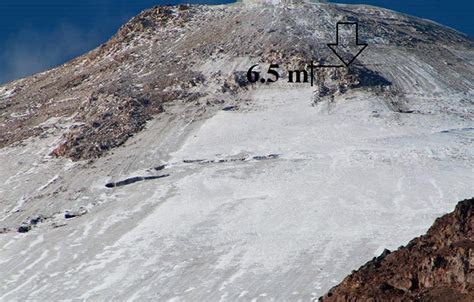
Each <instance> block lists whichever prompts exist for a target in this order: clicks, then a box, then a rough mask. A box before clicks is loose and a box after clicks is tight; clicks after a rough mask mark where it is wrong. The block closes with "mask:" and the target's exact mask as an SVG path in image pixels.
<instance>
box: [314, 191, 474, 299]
mask: <svg viewBox="0 0 474 302" xmlns="http://www.w3.org/2000/svg"><path fill="white" fill-rule="evenodd" d="M370 300H373V301H453V302H454V301H473V300H474V199H466V200H464V201H461V202H459V203H458V205H457V206H456V209H455V210H454V212H452V213H449V214H446V215H444V216H443V217H441V218H438V219H437V220H436V221H435V223H434V224H433V226H431V227H430V229H429V230H428V232H427V233H426V235H423V236H420V237H417V238H415V239H413V240H411V241H410V243H408V244H407V245H406V246H404V247H400V248H399V249H397V250H396V251H394V252H390V251H388V250H385V251H384V252H383V254H382V255H380V256H379V257H377V258H374V259H373V260H372V261H369V262H368V263H366V264H364V265H363V266H362V267H361V268H360V269H358V270H357V271H355V272H353V273H352V274H351V275H350V276H348V277H347V278H345V279H344V281H343V282H342V283H341V284H339V285H338V286H336V287H334V288H333V289H331V290H330V291H329V293H328V294H326V295H325V296H324V297H323V298H322V299H320V301H370Z"/></svg>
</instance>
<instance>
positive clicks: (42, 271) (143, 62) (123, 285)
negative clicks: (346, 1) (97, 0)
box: [0, 1, 474, 301]
mask: <svg viewBox="0 0 474 302" xmlns="http://www.w3.org/2000/svg"><path fill="white" fill-rule="evenodd" d="M338 23H340V24H344V23H350V24H358V27H359V28H358V38H359V42H360V44H367V47H366V48H365V49H364V50H363V51H361V52H360V54H359V55H358V56H357V57H356V58H355V59H354V60H353V61H352V62H350V64H343V62H341V58H339V57H338V56H337V55H336V53H335V52H334V49H331V48H330V47H328V44H331V43H332V44H333V43H334V42H335V39H336V28H337V24H338ZM341 36H343V37H348V39H349V40H350V39H351V38H350V37H353V35H352V34H351V32H349V33H347V32H343V31H342V30H341ZM341 42H344V40H341ZM340 45H344V46H341V47H342V48H343V49H342V50H339V48H338V50H337V51H336V52H337V53H342V54H341V57H342V59H343V60H345V58H347V56H349V57H350V56H351V55H352V56H354V52H353V51H352V50H351V49H350V47H349V46H347V45H356V44H350V43H346V44H344V43H341V44H340ZM356 46H357V45H356ZM473 46H474V41H473V40H472V39H470V38H469V37H467V36H466V35H464V34H462V33H459V32H457V31H454V30H452V29H449V28H446V27H443V26H442V25H439V24H436V23H434V22H431V21H428V20H422V19H418V18H415V17H411V16H408V15H402V14H399V13H396V12H393V11H389V10H385V9H381V8H377V7H371V6H365V5H339V4H328V3H306V2H300V1H284V2H276V3H266V2H261V1H260V2H255V1H248V2H243V3H235V4H230V5H218V6H205V5H190V6H189V5H179V6H160V7H154V8H151V9H149V10H146V11H144V12H142V13H141V14H139V15H138V16H136V17H134V18H133V19H132V20H130V21H129V22H128V23H127V24H125V25H124V26H122V27H121V28H120V30H119V31H118V33H117V34H116V35H115V36H113V37H112V38H111V39H110V40H109V41H108V42H107V43H105V44H103V45H101V46H100V47H98V48H97V49H95V50H93V51H91V52H89V53H87V54H85V55H83V56H81V57H78V58H76V59H74V60H72V61H70V62H68V63H66V64H64V65H62V66H60V67H58V68H55V69H52V70H49V71H46V72H43V73H41V74H37V75H34V76H32V77H28V78H25V79H21V80H17V81H14V82H12V83H9V84H7V85H4V86H2V87H0V109H1V111H0V148H1V149H0V158H1V161H0V167H1V168H0V176H1V179H2V180H3V181H2V183H1V184H0V205H1V206H0V230H2V231H1V233H2V234H0V246H2V248H1V250H0V280H2V282H1V283H0V300H8V301H11V300H39V301H44V300H63V299H66V300H67V299H71V300H72V299H79V300H107V299H111V300H145V299H151V300H191V301H217V300H223V301H233V300H244V301H247V300H253V299H255V300H258V301H260V300H262V301H266V300H272V299H274V300H282V301H288V300H295V301H296V300H311V299H317V298H318V297H319V296H322V295H324V294H325V293H326V292H327V291H328V290H329V289H330V288H332V287H333V286H334V285H336V284H337V283H339V282H340V281H342V280H343V278H344V276H346V275H347V274H349V273H350V272H351V270H353V269H356V268H358V267H360V266H361V265H362V264H363V263H365V262H367V261H368V260H370V259H372V258H373V257H374V256H378V255H380V253H382V251H384V249H385V248H388V249H391V250H394V249H396V248H397V247H399V246H400V245H402V244H405V243H407V242H408V241H409V240H410V239H411V238H413V237H416V236H419V235H420V234H423V233H425V231H426V230H427V229H428V227H429V226H430V225H431V224H432V223H433V221H434V219H435V218H436V217H438V216H441V215H443V214H445V213H447V212H450V211H452V209H453V208H454V206H455V205H456V203H457V202H458V201H460V200H463V199H468V198H471V197H472V196H473V195H474V191H473V186H472V184H473V183H474V174H473V173H472V171H473V168H474V154H473V141H474V122H473V119H474V110H473V109H474V107H473V105H474V101H473V100H474V98H473V96H474V68H473V65H474V50H473ZM311 61H313V62H315V64H316V65H328V66H340V65H341V64H342V65H344V66H342V67H329V68H318V69H316V70H315V72H314V78H313V80H314V85H313V86H311V85H309V84H308V83H289V82H288V81H287V80H285V79H283V75H285V74H288V72H289V71H295V70H302V69H305V68H307V64H308V63H309V62H311ZM345 62H346V63H349V61H345ZM255 64H259V68H260V69H257V71H258V72H259V73H260V74H261V75H262V76H265V78H268V76H269V75H268V74H267V70H268V68H269V66H270V64H277V65H278V66H279V68H278V69H277V73H278V75H279V76H281V78H280V79H279V80H278V81H275V82H270V83H269V82H268V81H266V83H265V84H262V83H261V82H256V83H250V82H249V81H248V78H247V73H248V70H249V68H250V67H251V66H253V65H255ZM346 65H348V66H346ZM270 75H271V74H270ZM462 221H472V219H471V220H465V219H464V220H462Z"/></svg>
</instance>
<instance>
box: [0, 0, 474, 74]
mask: <svg viewBox="0 0 474 302" xmlns="http://www.w3.org/2000/svg"><path fill="white" fill-rule="evenodd" d="M0 1H1V2H0V83H5V82H8V81H10V80H13V79H16V78H20V77H23V76H27V75H30V74H33V73H36V72H39V71H42V70H45V69H48V68H50V67H53V66H56V65H59V64H61V63H64V62H65V61H67V60H69V59H71V58H74V57H76V56H78V55H80V54H82V53H85V52H87V51H88V50H90V49H93V48H94V47H96V46H98V45H99V44H101V43H103V42H105V41H106V40H107V39H108V38H109V37H110V36H112V35H113V34H114V33H115V32H116V31H117V29H118V28H119V27H120V25H122V24H123V23H125V22H126V21H127V20H128V19H130V18H131V17H133V16H134V15H136V14H137V13H138V12H140V11H141V10H143V9H146V8H149V7H152V6H154V5H162V4H169V3H173V4H176V3H181V2H184V3H189V2H191V3H199V2H200V3H225V2H233V1H229V0H210V1H209V0H207V1H206V0H202V1H176V0H168V1H157V0H80V1H71V0H62V1H59V0H0ZM333 2H344V3H367V4H372V5H377V6H382V7H386V8H390V9H394V10H397V11H401V12H405V13H409V14H412V15H416V16H420V17H423V18H428V19H433V20H435V21H438V22H440V23H442V24H445V25H448V26H451V27H453V28H456V29H458V30H460V31H463V32H465V33H467V34H469V35H471V36H474V22H473V21H472V20H473V16H474V0H452V1H441V0H430V1H427V0H416V1H415V0H411V1H409V0H401V1H397V0H392V1H390V0H363V1H353V0H352V1H351V0H343V1H333Z"/></svg>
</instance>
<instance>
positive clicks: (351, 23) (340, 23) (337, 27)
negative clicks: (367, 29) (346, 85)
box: [327, 22, 369, 67]
mask: <svg viewBox="0 0 474 302" xmlns="http://www.w3.org/2000/svg"><path fill="white" fill-rule="evenodd" d="M339 25H355V26H356V46H364V47H362V49H361V50H359V52H358V53H357V54H356V55H355V56H354V57H353V58H352V60H350V61H349V63H346V61H344V59H343V58H342V57H341V56H340V55H339V54H338V53H337V51H336V50H335V49H334V48H333V46H338V45H339ZM327 46H328V47H329V49H331V50H332V52H333V53H334V54H335V55H336V56H337V57H338V58H339V60H341V62H342V63H343V64H344V65H345V66H346V67H349V65H351V64H352V63H353V62H354V61H355V59H357V57H358V56H359V55H360V54H361V53H362V52H363V51H364V50H365V49H366V48H367V46H369V45H368V44H366V43H359V23H357V22H337V23H336V43H328V44H327Z"/></svg>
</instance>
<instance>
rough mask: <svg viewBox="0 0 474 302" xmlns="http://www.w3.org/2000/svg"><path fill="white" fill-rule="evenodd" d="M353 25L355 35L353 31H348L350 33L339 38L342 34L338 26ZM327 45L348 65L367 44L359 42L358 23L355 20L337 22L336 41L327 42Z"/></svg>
mask: <svg viewBox="0 0 474 302" xmlns="http://www.w3.org/2000/svg"><path fill="white" fill-rule="evenodd" d="M354 25H355V37H354V34H353V31H350V35H346V36H344V37H342V38H343V39H340V37H341V36H342V35H341V34H340V32H339V28H340V27H341V26H346V27H353V26H354ZM354 38H355V40H354ZM341 40H342V41H341ZM328 47H329V48H330V49H331V50H332V51H333V52H334V53H335V54H336V56H337V57H338V58H339V60H341V61H342V63H344V65H346V66H349V65H351V64H352V62H354V60H355V59H356V58H357V57H358V56H359V55H360V54H361V53H362V52H363V51H364V49H365V48H366V47H367V44H364V43H359V24H358V23H357V22H337V25H336V43H329V44H328Z"/></svg>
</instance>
